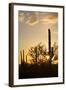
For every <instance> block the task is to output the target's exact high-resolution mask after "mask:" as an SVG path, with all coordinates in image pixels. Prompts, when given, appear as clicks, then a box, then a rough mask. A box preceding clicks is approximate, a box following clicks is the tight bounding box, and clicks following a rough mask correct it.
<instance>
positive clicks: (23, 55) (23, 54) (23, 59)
mask: <svg viewBox="0 0 66 90" xmlns="http://www.w3.org/2000/svg"><path fill="white" fill-rule="evenodd" d="M24 59H25V58H24V49H23V63H24Z"/></svg>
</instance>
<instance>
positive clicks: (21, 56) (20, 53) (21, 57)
mask: <svg viewBox="0 0 66 90" xmlns="http://www.w3.org/2000/svg"><path fill="white" fill-rule="evenodd" d="M20 56H21V64H22V51H20Z"/></svg>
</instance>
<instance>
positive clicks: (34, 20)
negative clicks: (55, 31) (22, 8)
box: [19, 12, 58, 26]
mask: <svg viewBox="0 0 66 90" xmlns="http://www.w3.org/2000/svg"><path fill="white" fill-rule="evenodd" d="M19 21H20V22H24V23H26V24H28V25H30V26H34V25H36V24H38V23H39V22H40V23H41V24H56V23H57V22H58V14H57V13H49V12H20V13H19Z"/></svg>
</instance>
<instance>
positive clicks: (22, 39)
mask: <svg viewBox="0 0 66 90" xmlns="http://www.w3.org/2000/svg"><path fill="white" fill-rule="evenodd" d="M49 28H50V30H51V46H53V43H54V42H56V43H58V13H53V12H34V11H33V12H32V11H19V14H18V30H19V31H18V52H19V57H18V59H19V63H20V51H21V50H23V49H24V50H25V54H27V53H28V50H29V49H30V47H31V46H36V45H37V44H39V43H40V42H41V43H42V45H45V46H46V48H47V49H48V29H49Z"/></svg>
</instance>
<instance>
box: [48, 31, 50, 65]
mask: <svg viewBox="0 0 66 90" xmlns="http://www.w3.org/2000/svg"><path fill="white" fill-rule="evenodd" d="M48 50H49V55H50V60H49V64H50V65H51V31H50V29H48Z"/></svg>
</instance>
